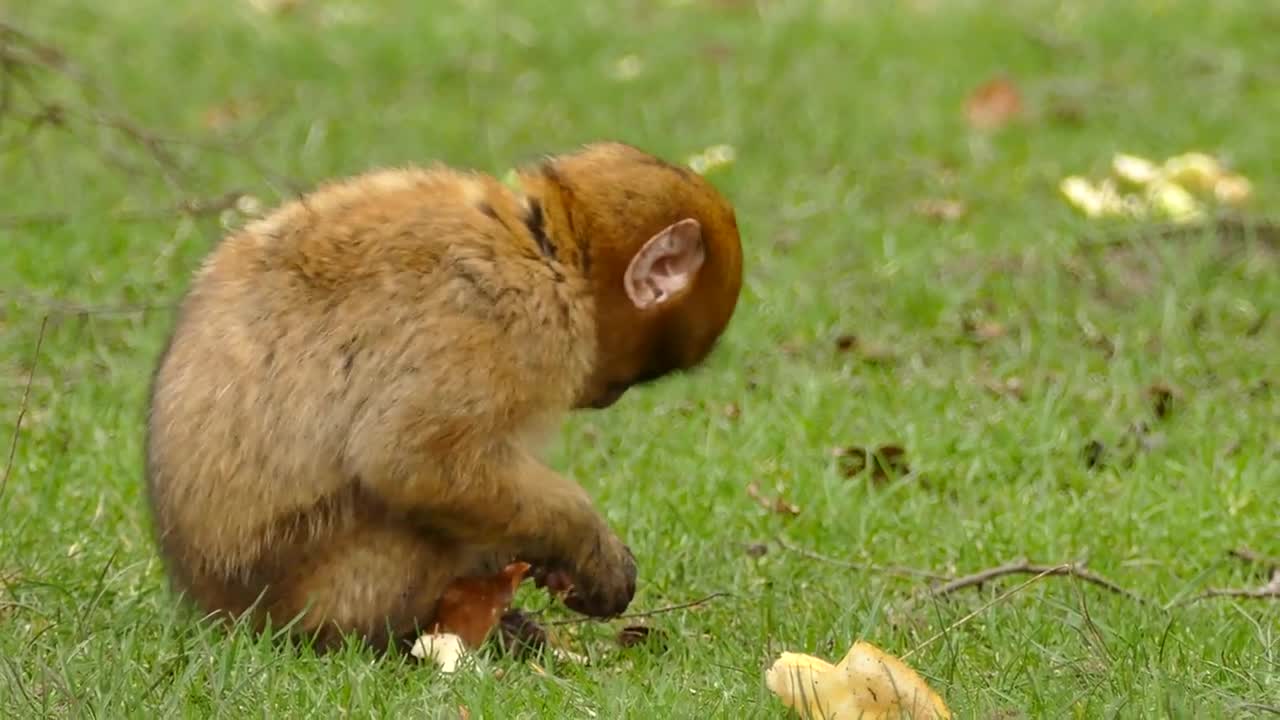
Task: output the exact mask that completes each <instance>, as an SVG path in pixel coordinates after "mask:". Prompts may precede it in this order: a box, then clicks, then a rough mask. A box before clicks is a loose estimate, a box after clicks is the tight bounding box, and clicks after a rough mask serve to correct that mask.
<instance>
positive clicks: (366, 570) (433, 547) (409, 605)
mask: <svg viewBox="0 0 1280 720" xmlns="http://www.w3.org/2000/svg"><path fill="white" fill-rule="evenodd" d="M295 557H296V558H297V561H296V563H294V564H293V566H292V567H282V568H281V569H280V570H281V571H280V572H279V573H278V574H277V575H276V577H275V578H274V579H272V580H271V581H270V585H269V587H268V590H267V595H266V597H265V598H264V599H265V600H266V601H267V602H266V605H265V607H264V608H262V610H263V612H264V613H265V614H266V615H268V616H269V617H270V619H271V623H272V624H273V625H275V626H277V627H278V626H280V625H281V624H283V623H287V622H291V621H294V620H295V619H296V621H297V622H296V623H295V625H294V630H293V633H292V634H293V635H294V636H295V637H310V638H313V641H314V647H315V649H316V650H318V651H321V652H327V651H331V650H334V649H336V648H337V647H339V646H341V645H342V644H343V642H344V641H345V639H346V638H347V637H348V636H352V635H355V636H359V637H360V638H362V639H363V640H364V641H365V642H366V644H368V645H369V646H371V647H373V648H374V649H375V650H377V651H379V652H383V651H387V650H390V649H392V648H393V647H396V646H403V647H405V648H407V647H408V643H412V641H413V639H414V638H416V637H417V635H418V633H419V632H425V631H426V630H427V629H428V627H429V626H430V624H431V621H432V618H433V616H434V614H435V608H436V604H437V602H438V601H439V599H440V595H441V594H442V593H443V591H444V587H445V586H446V585H447V584H448V583H449V582H451V581H452V580H453V579H454V577H455V576H456V575H457V572H456V570H457V568H459V567H460V562H459V560H460V559H459V558H458V557H457V556H456V554H455V553H453V552H450V551H449V549H448V548H443V547H441V546H440V545H439V544H437V543H436V542H434V541H433V540H432V539H431V538H428V537H425V536H423V535H421V534H420V533H417V532H415V531H413V530H412V529H410V528H407V527H404V526H398V525H396V524H388V523H378V524H374V523H371V524H367V525H362V526H357V527H354V528H350V529H347V530H344V531H342V532H340V533H337V534H335V535H333V536H332V537H329V538H325V539H323V540H322V541H320V542H313V543H308V544H307V545H306V547H305V548H303V549H300V552H299V553H298V554H297V555H296V556H295Z"/></svg>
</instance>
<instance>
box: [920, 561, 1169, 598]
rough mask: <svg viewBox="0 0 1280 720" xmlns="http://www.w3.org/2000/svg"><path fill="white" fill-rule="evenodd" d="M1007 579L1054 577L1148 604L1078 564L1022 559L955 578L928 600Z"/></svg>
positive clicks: (944, 584) (930, 590)
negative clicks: (1008, 577) (1096, 587)
mask: <svg viewBox="0 0 1280 720" xmlns="http://www.w3.org/2000/svg"><path fill="white" fill-rule="evenodd" d="M1006 575H1057V576H1064V577H1073V578H1077V579H1079V580H1083V581H1084V582H1087V583H1092V584H1094V585H1097V586H1098V587H1100V588H1103V589H1106V590H1109V591H1111V592H1113V593H1115V594H1117V595H1122V596H1124V597H1126V598H1128V599H1130V600H1133V601H1134V602H1137V603H1140V604H1143V605H1148V604H1150V603H1148V602H1147V601H1146V600H1144V599H1143V598H1142V597H1140V596H1138V595H1137V594H1136V593H1134V592H1132V591H1130V590H1126V589H1124V588H1122V587H1120V586H1119V585H1117V584H1116V583H1114V582H1112V581H1110V580H1108V579H1106V578H1105V577H1102V576H1101V575H1099V574H1097V573H1095V572H1093V571H1091V570H1087V569H1085V567H1084V566H1083V565H1082V564H1081V563H1075V562H1067V563H1061V564H1058V565H1037V564H1034V563H1031V562H1029V561H1028V560H1026V559H1025V558H1022V559H1019V560H1014V561H1013V562H1009V563H1005V564H1003V565H997V566H996V567H992V568H987V569H986V570H981V571H979V572H976V573H973V574H971V575H965V576H964V577H960V578H956V579H955V580H951V581H950V582H947V583H943V584H941V585H935V586H934V587H932V588H930V589H929V591H928V594H929V595H930V596H931V597H942V596H943V595H949V594H951V593H953V592H956V591H958V590H963V589H965V588H971V587H977V586H979V585H983V584H985V583H988V582H990V581H992V580H995V579H996V578H1001V577H1004V576H1006Z"/></svg>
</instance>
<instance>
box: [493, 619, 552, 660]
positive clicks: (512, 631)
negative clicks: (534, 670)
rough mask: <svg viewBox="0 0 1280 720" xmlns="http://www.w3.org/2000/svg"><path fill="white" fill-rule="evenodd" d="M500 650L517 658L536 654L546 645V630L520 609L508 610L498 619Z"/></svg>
mask: <svg viewBox="0 0 1280 720" xmlns="http://www.w3.org/2000/svg"><path fill="white" fill-rule="evenodd" d="M497 636H498V637H497V640H498V643H497V644H498V647H499V649H500V652H502V653H503V654H505V655H510V656H512V657H515V658H517V659H520V658H525V657H528V656H529V655H530V654H534V655H536V654H537V653H540V652H542V650H543V649H544V648H546V646H547V632H546V630H543V629H542V626H541V625H539V624H538V623H537V622H536V621H535V620H534V619H533V618H531V617H529V616H528V615H526V614H525V613H524V612H522V611H520V610H508V611H507V613H506V614H505V615H503V616H502V619H501V620H499V621H498V632H497Z"/></svg>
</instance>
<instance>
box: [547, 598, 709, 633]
mask: <svg viewBox="0 0 1280 720" xmlns="http://www.w3.org/2000/svg"><path fill="white" fill-rule="evenodd" d="M732 596H733V593H728V592H724V591H716V592H713V593H711V594H710V595H707V596H705V597H700V598H698V599H697V600H690V601H689V602H683V603H679V604H677V605H664V606H663V607H660V608H654V609H653V610H645V611H643V612H634V613H625V614H623V615H618V616H615V617H612V618H608V619H609V620H634V619H635V618H646V617H653V616H654V615H662V614H664V613H669V612H675V611H677V610H688V609H689V608H695V607H701V606H702V605H706V604H707V603H709V602H711V601H712V600H715V599H717V598H722V597H732ZM597 620H598V618H593V617H588V616H585V615H584V616H582V617H573V618H567V619H564V620H551V621H548V622H546V623H544V624H545V625H547V626H553V625H579V624H581V623H588V622H596V621H597Z"/></svg>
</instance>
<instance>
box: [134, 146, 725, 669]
mask: <svg viewBox="0 0 1280 720" xmlns="http://www.w3.org/2000/svg"><path fill="white" fill-rule="evenodd" d="M516 177H517V181H516V182H515V183H513V185H514V186H515V188H516V189H513V188H512V187H508V185H506V184H504V183H502V182H499V181H498V180H496V179H495V178H493V177H490V176H488V175H484V174H481V173H477V172H468V171H461V170H454V169H450V168H447V167H443V166H439V165H436V166H432V167H427V168H416V169H389V170H377V171H372V172H369V173H366V174H363V175H359V176H356V177H353V178H349V179H346V180H342V181H338V182H334V183H332V184H328V185H325V186H322V187H320V188H318V189H317V190H315V191H314V192H312V193H310V194H309V195H306V196H304V197H302V198H300V199H298V200H295V201H293V202H289V203H287V204H285V205H283V206H282V207H280V208H278V209H275V210H274V211H273V212H271V213H270V214H268V215H266V216H265V217H263V218H261V219H259V220H256V221H254V222H252V223H250V224H248V225H246V226H245V227H244V228H243V229H241V230H239V231H236V232H233V233H231V234H229V235H228V236H227V237H226V238H224V239H223V240H222V242H220V243H219V244H218V246H217V247H216V248H215V249H214V250H213V251H212V252H211V253H210V255H209V257H208V258H207V259H206V260H205V261H204V263H203V265H202V267H201V268H200V269H199V270H198V272H197V273H196V274H195V277H194V278H193V280H192V283H191V286H190V288H189V290H188V292H187V295H186V296H185V297H184V299H183V302H182V304H181V307H180V309H179V312H178V317H177V320H176V322H175V326H174V329H173V332H172V335H171V337H170V339H169V342H168V344H167V346H166V348H165V350H164V351H163V353H162V354H161V357H160V360H159V363H158V367H157V369H156V372H155V376H154V379H153V381H152V387H151V395H150V408H149V416H148V426H147V444H146V460H147V462H146V478H147V496H148V502H149V506H150V510H151V513H152V518H153V522H154V526H155V532H156V536H157V538H158V543H159V546H160V549H161V552H162V555H163V557H164V559H165V561H166V562H165V564H166V568H167V570H168V573H169V575H170V577H171V579H172V582H173V585H174V587H175V589H177V590H178V591H180V592H181V593H183V594H184V595H185V596H186V597H187V598H188V599H189V600H190V601H192V602H194V604H195V605H196V606H198V607H199V608H200V609H201V610H203V611H205V612H207V613H211V614H217V615H222V616H225V617H231V618H235V617H245V618H246V619H247V620H248V621H249V622H250V623H251V624H252V625H253V626H255V627H258V628H261V627H263V626H265V625H266V623H267V622H268V621H270V622H271V624H272V625H273V626H276V627H279V626H280V625H282V624H284V623H288V622H290V621H293V620H297V622H296V623H295V624H294V626H293V627H294V632H295V634H298V635H306V636H309V637H311V638H313V639H314V641H315V643H316V646H317V647H319V648H321V649H328V648H332V647H334V646H336V645H338V644H340V643H341V642H342V641H343V638H344V637H346V636H349V635H356V636H359V637H361V638H363V639H364V640H365V641H366V642H367V643H369V644H370V645H372V646H374V647H376V648H389V647H394V646H399V647H404V643H406V642H409V643H411V642H412V640H413V638H414V637H415V636H416V634H417V633H419V632H421V631H424V630H425V629H427V628H429V627H431V626H432V624H433V620H434V617H435V614H436V609H437V606H438V604H439V602H440V599H441V597H442V595H443V594H444V592H445V589H446V588H447V587H449V586H450V585H451V583H453V582H454V581H455V580H457V579H458V578H463V577H473V576H484V575H494V574H497V573H498V572H499V571H500V570H501V569H502V568H503V567H506V566H507V565H509V564H510V563H512V562H527V563H530V564H531V565H532V566H533V567H534V568H535V574H536V575H538V576H540V577H544V578H545V577H548V576H551V577H555V578H560V579H561V580H560V581H559V582H563V581H564V580H565V579H567V581H568V584H569V585H570V587H571V589H570V590H569V592H568V595H567V596H566V597H565V598H564V602H565V604H566V605H567V606H568V607H569V608H571V609H573V610H575V611H577V612H581V613H584V614H587V615H591V616H597V617H610V616H613V615H617V614H620V613H621V612H623V611H624V610H625V609H626V608H627V606H628V604H629V603H630V602H631V598H632V596H633V594H634V593H635V583H636V565H635V560H634V558H633V556H632V554H631V551H630V550H629V549H628V548H627V546H626V545H625V544H624V543H623V542H622V541H621V540H620V539H619V538H618V536H617V535H616V534H615V533H614V532H613V530H612V529H611V528H610V527H609V526H608V524H607V523H606V521H605V519H604V518H603V516H602V515H601V514H600V513H599V512H598V510H597V509H596V508H595V506H594V503H593V502H592V500H591V498H590V497H589V496H588V494H587V493H586V491H585V490H584V489H583V488H582V487H581V486H579V485H578V484H577V483H576V482H574V481H572V480H570V479H568V478H566V477H564V476H563V475H561V474H560V473H557V472H556V471H554V470H552V469H551V468H549V467H548V466H547V465H546V464H544V462H543V461H542V460H541V459H540V458H539V452H540V448H541V446H542V444H543V442H544V440H545V439H546V438H547V437H548V436H549V433H552V432H554V431H555V429H556V426H557V422H558V420H560V419H561V418H562V417H563V416H564V414H565V413H566V412H568V411H570V410H572V409H576V408H604V407H608V406H609V405H611V404H613V403H614V402H615V401H617V400H618V398H619V397H620V396H621V395H622V394H623V393H624V392H625V391H626V390H627V389H628V388H629V387H631V386H633V385H637V384H641V383H645V382H648V381H652V380H655V379H657V378H659V377H662V376H664V375H667V374H669V373H672V372H676V371H680V370H685V369H689V368H692V367H694V366H696V365H698V364H699V363H701V362H702V360H703V359H704V358H705V357H706V356H707V355H708V354H709V353H710V352H711V350H712V348H713V346H714V345H715V344H716V341H717V339H718V338H719V337H720V335H721V334H722V333H723V331H724V329H725V327H726V325H727V324H728V322H729V320H730V317H731V316H732V314H733V311H734V307H735V306H736V304H737V300H738V295H739V292H740V288H741V284H742V249H741V244H740V239H739V235H738V227H737V222H736V220H735V217H734V212H733V209H732V207H731V206H730V204H729V203H728V202H727V201H726V200H725V199H724V198H723V197H722V196H721V194H720V193H719V192H717V191H716V190H715V189H714V188H713V187H712V186H711V185H710V184H709V183H708V182H707V181H705V180H704V179H703V178H702V177H701V176H699V175H697V174H696V173H694V172H692V171H690V170H687V169H685V168H682V167H678V166H676V165H672V164H668V163H666V162H664V161H662V160H660V159H658V158H656V157H653V156H652V155H649V154H647V153H645V152H643V151H641V150H638V149H636V148H633V147H631V146H628V145H623V144H619V143H599V144H593V145H588V146H586V147H584V148H581V149H579V150H578V151H576V152H573V153H570V154H566V155H562V156H556V157H551V158H548V159H546V160H544V161H542V162H540V163H536V164H533V165H530V166H528V167H525V168H523V169H521V170H519V171H518V172H517V173H516Z"/></svg>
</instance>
